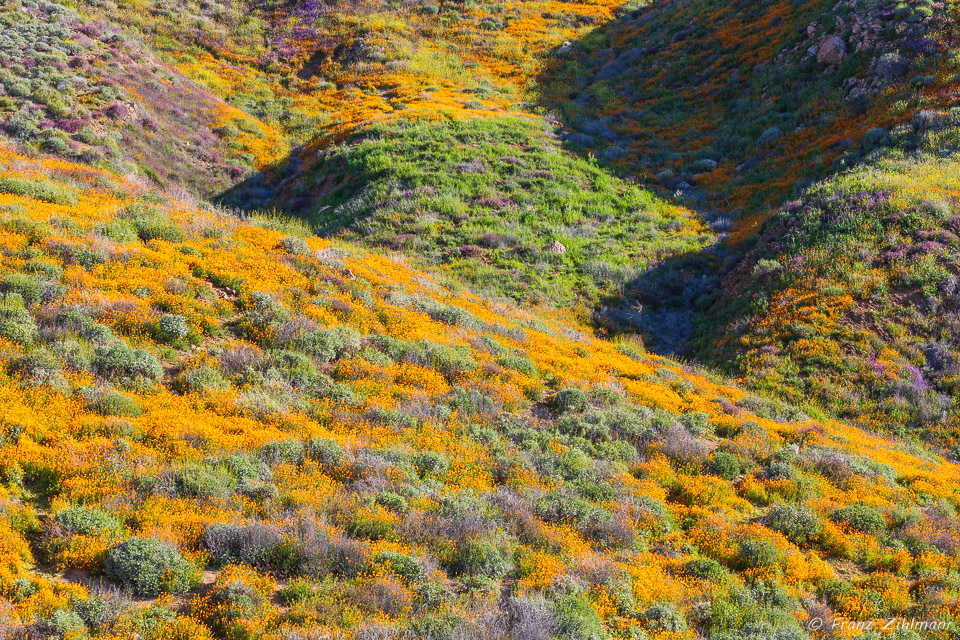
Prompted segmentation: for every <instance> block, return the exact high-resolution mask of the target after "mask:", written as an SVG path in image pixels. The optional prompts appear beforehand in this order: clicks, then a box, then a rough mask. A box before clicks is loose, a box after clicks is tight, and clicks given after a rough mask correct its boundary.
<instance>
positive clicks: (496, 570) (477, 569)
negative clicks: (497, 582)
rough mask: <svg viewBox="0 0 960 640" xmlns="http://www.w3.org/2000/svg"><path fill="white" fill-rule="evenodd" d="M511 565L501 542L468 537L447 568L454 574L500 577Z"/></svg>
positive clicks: (458, 548)
mask: <svg viewBox="0 0 960 640" xmlns="http://www.w3.org/2000/svg"><path fill="white" fill-rule="evenodd" d="M511 566H512V565H511V563H510V559H509V558H508V557H507V553H506V552H505V551H504V549H503V548H502V547H501V546H500V545H499V544H497V543H495V542H492V541H490V540H486V539H484V538H468V539H467V540H465V541H464V542H462V543H461V544H460V545H459V546H458V547H457V549H456V551H455V552H454V554H453V557H452V558H451V559H450V562H449V563H448V564H447V570H448V571H449V572H450V573H451V574H452V575H454V576H471V577H485V578H493V579H499V578H501V577H503V575H505V574H506V573H507V572H508V571H509V570H510V568H511Z"/></svg>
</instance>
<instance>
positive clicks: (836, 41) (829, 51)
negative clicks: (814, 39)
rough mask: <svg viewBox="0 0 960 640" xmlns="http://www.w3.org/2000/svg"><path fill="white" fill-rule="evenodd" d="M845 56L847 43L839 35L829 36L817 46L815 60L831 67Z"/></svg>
mask: <svg viewBox="0 0 960 640" xmlns="http://www.w3.org/2000/svg"><path fill="white" fill-rule="evenodd" d="M846 57H847V45H846V44H845V43H844V41H843V40H842V39H841V38H840V37H839V36H830V37H828V38H826V39H825V40H824V41H823V42H821V43H820V46H819V47H817V62H819V63H820V64H821V65H822V66H824V67H833V66H836V65H838V64H840V63H841V62H843V59H844V58H846Z"/></svg>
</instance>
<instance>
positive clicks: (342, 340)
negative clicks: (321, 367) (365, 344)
mask: <svg viewBox="0 0 960 640" xmlns="http://www.w3.org/2000/svg"><path fill="white" fill-rule="evenodd" d="M303 341H304V342H305V344H304V345H302V348H303V350H304V351H306V352H307V353H310V354H311V355H313V356H314V357H316V358H317V360H319V361H321V362H333V361H334V360H338V359H340V358H342V357H343V356H344V355H346V354H348V353H352V352H354V351H358V350H359V349H360V334H359V333H357V332H356V331H354V330H353V329H351V328H349V327H333V328H332V329H318V330H316V331H312V332H310V333H309V334H307V335H306V336H305V337H304V338H303Z"/></svg>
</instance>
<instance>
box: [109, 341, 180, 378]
mask: <svg viewBox="0 0 960 640" xmlns="http://www.w3.org/2000/svg"><path fill="white" fill-rule="evenodd" d="M92 364H93V367H94V369H95V370H96V372H97V373H99V374H101V375H103V376H105V377H108V378H114V379H116V378H125V377H130V378H140V377H142V378H146V379H147V380H158V379H159V378H160V376H162V375H163V367H162V366H161V365H160V361H159V360H157V358H156V356H154V355H153V354H152V353H150V352H149V351H146V350H143V349H132V348H130V347H128V346H127V345H126V344H124V343H122V342H117V343H114V344H111V345H101V346H98V347H97V348H96V349H94V351H93V359H92Z"/></svg>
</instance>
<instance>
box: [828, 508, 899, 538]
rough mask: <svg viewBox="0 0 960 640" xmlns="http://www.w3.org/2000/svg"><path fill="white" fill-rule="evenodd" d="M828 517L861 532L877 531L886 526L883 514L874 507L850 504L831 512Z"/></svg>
mask: <svg viewBox="0 0 960 640" xmlns="http://www.w3.org/2000/svg"><path fill="white" fill-rule="evenodd" d="M830 519H831V520H833V521H834V522H838V523H842V524H845V525H847V526H848V527H850V528H851V529H853V530H854V531H859V532H861V533H877V532H878V531H883V530H884V529H886V528H887V521H886V519H884V517H883V514H882V513H880V511H879V510H877V509H876V508H874V507H869V506H867V505H862V504H852V505H848V506H846V507H841V508H840V509H837V510H836V511H834V512H833V514H832V515H831V516H830Z"/></svg>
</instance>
